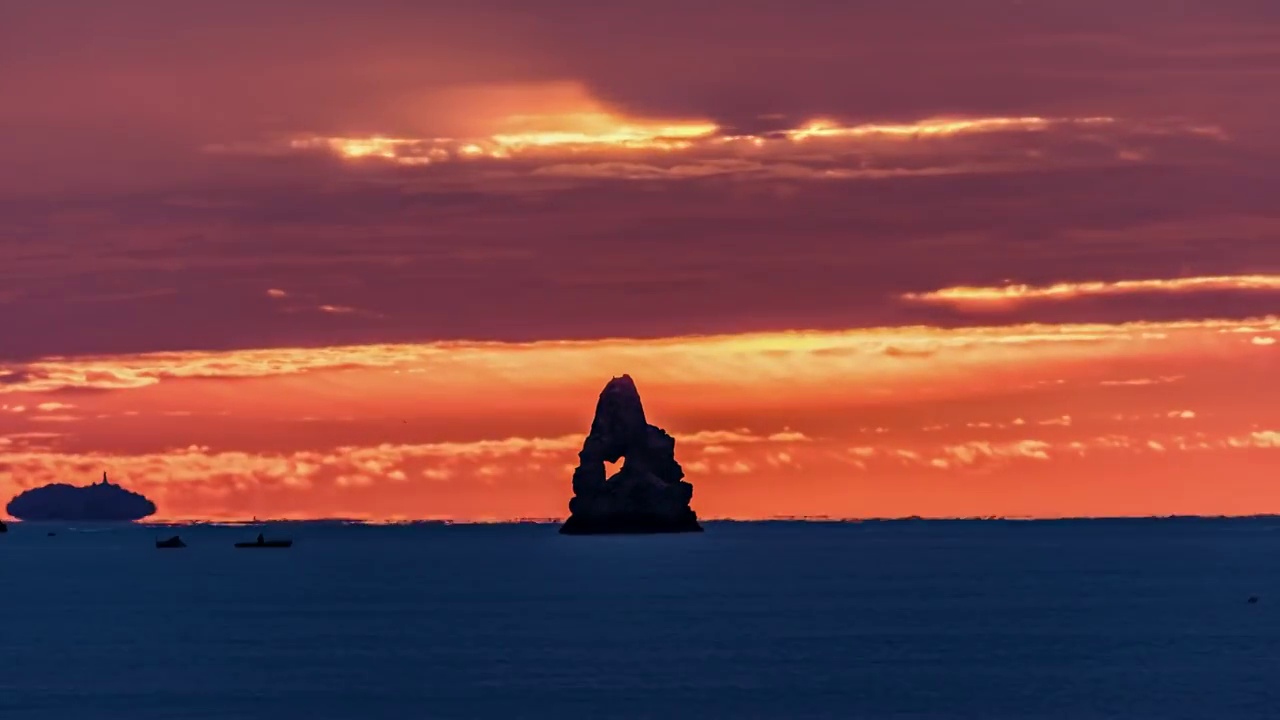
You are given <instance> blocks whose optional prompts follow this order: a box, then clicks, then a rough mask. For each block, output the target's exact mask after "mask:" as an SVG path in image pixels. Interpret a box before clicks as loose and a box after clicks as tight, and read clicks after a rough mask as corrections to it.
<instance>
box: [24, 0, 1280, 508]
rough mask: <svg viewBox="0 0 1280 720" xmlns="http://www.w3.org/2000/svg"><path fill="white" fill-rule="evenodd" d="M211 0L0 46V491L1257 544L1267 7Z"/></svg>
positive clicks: (192, 504) (1268, 351)
mask: <svg viewBox="0 0 1280 720" xmlns="http://www.w3.org/2000/svg"><path fill="white" fill-rule="evenodd" d="M230 1H231V3H232V5H235V6H236V7H235V8H233V9H230V8H228V7H223V6H222V5H217V6H214V5H207V4H199V3H195V4H192V3H168V4H164V3H158V4H157V3H151V4H148V3H138V2H136V1H135V0H119V2H117V3H112V4H110V7H108V6H107V5H103V4H101V3H99V4H94V3H77V4H76V7H75V8H74V11H72V10H67V9H66V8H63V7H62V5H61V4H55V3H43V4H42V3H25V4H22V3H19V4H17V5H16V6H15V7H14V8H13V10H12V11H11V12H6V13H3V15H4V21H3V22H0V36H3V37H2V40H3V45H2V46H3V47H4V50H5V56H6V58H8V57H10V56H13V57H16V58H20V59H21V58H27V59H29V60H31V61H30V62H0V87H2V88H4V89H5V95H4V97H5V102H3V103H0V127H3V132H2V133H0V158H2V159H3V161H2V162H0V498H2V497H4V496H5V495H7V494H13V493H16V492H18V491H19V490H21V489H23V488H28V487H33V486H35V485H39V484H42V483H47V482H53V481H69V482H88V481H92V480H95V479H98V478H100V476H101V473H102V472H103V471H108V472H110V473H111V476H112V478H114V479H117V480H119V481H120V482H121V483H122V484H125V485H126V486H132V487H136V488H137V489H139V490H141V491H144V492H146V493H147V494H148V495H150V496H152V497H153V498H154V499H155V501H156V502H157V504H158V505H159V507H160V514H161V515H162V516H163V517H166V518H194V517H205V518H245V517H254V516H258V517H266V516H288V517H322V516H350V517H362V518H373V519H393V518H425V517H442V518H451V519H457V520H495V519H509V518H517V517H562V516H563V515H564V514H565V513H566V511H567V505H566V503H567V502H568V499H569V496H570V493H571V492H572V490H571V480H570V478H571V475H572V468H573V466H574V464H575V462H576V457H577V455H576V453H577V452H578V450H580V449H581V443H582V440H583V436H584V434H585V433H586V432H587V431H588V429H589V428H590V425H591V412H592V409H593V407H594V403H595V401H596V398H597V396H598V394H599V393H600V391H601V389H602V387H603V386H604V384H605V383H606V382H608V381H609V379H610V378H612V377H614V376H616V375H620V374H623V373H627V374H630V375H631V376H632V377H633V378H635V381H636V383H637V384H638V387H639V389H640V393H641V396H642V398H643V400H644V403H645V407H646V411H647V412H648V414H649V416H650V418H651V420H652V421H653V422H654V423H656V424H658V425H660V426H662V427H663V428H666V429H667V430H668V431H669V432H671V433H672V434H673V436H674V437H676V439H677V449H676V458H677V460H678V461H679V462H681V463H682V464H683V466H684V468H685V471H686V473H687V474H688V477H689V479H690V480H691V482H692V483H693V485H694V486H695V493H694V499H693V507H694V509H695V510H697V511H698V513H699V514H700V516H705V517H738V518H759V517H768V516H774V515H827V516H841V517H866V516H911V515H921V516H924V515H937V516H957V515H984V516H986V515H1006V514H1007V515H1019V516H1062V515H1081V514H1084V515H1113V514H1166V513H1199V514H1218V513H1227V514H1250V513H1260V512H1280V492H1277V490H1276V489H1275V487H1273V486H1275V466H1276V461H1277V459H1280V454H1278V453H1280V449H1277V447H1276V445H1277V441H1276V440H1277V435H1276V433H1277V432H1280V415H1278V414H1277V413H1278V412H1280V410H1277V408H1280V392H1278V391H1277V389H1276V383H1275V371H1276V368H1277V367H1280V365H1277V358H1278V357H1280V356H1278V355H1277V354H1276V353H1277V352H1280V324H1278V323H1280V321H1278V320H1277V317H1278V316H1280V242H1278V239H1280V211H1278V210H1277V207H1276V201H1275V197H1274V196H1275V192H1274V189H1275V188H1276V187H1280V167H1278V166H1277V164H1276V163H1275V162H1274V158H1275V157H1277V147H1278V143H1277V139H1276V138H1277V136H1276V133H1275V131H1274V124H1275V123H1274V118H1275V110H1276V108H1275V107H1273V105H1274V102H1273V98H1272V94H1268V93H1265V92H1259V90H1258V88H1259V87H1261V86H1262V84H1261V79H1263V78H1269V77H1271V76H1272V75H1274V74H1275V72H1276V70H1277V61H1276V58H1275V56H1274V54H1273V53H1268V52H1263V51H1262V50H1263V49H1265V48H1264V47H1263V46H1265V45H1266V43H1265V42H1264V40H1263V38H1264V37H1269V36H1268V35H1267V33H1269V32H1271V30H1273V29H1274V28H1273V27H1272V26H1273V25H1274V22H1273V21H1274V20H1276V18H1275V17H1273V15H1274V13H1272V12H1271V11H1270V10H1262V9H1259V8H1261V7H1262V5H1261V4H1258V5H1257V7H1256V8H1254V7H1250V8H1246V7H1244V5H1246V4H1239V3H1237V4H1236V6H1232V7H1230V8H1227V6H1225V5H1224V6H1222V8H1218V6H1217V5H1214V8H1217V9H1209V6H1208V5H1205V7H1204V8H1198V7H1197V8H1191V7H1188V8H1182V9H1180V10H1179V11H1178V12H1168V11H1167V8H1165V7H1164V6H1162V5H1161V4H1160V3H1157V2H1154V0H1150V1H1148V0H1135V2H1136V3H1137V4H1133V3H1128V4H1123V5H1115V6H1114V7H1113V6H1112V5H1108V6H1107V8H1106V11H1105V12H1102V11H1101V10H1096V11H1095V10H1094V9H1084V8H1077V9H1078V10H1079V12H1076V10H1072V11H1071V12H1065V11H1060V10H1055V9H1054V6H1053V4H1051V3H1026V2H1024V3H1020V4H1016V7H1011V5H1010V3H1008V2H991V3H987V4H988V5H989V6H990V7H986V6H983V7H981V8H977V9H975V8H974V7H971V6H970V5H969V4H963V5H962V4H957V3H944V2H935V3H931V4H929V7H928V8H927V9H926V10H922V9H920V8H918V7H914V6H913V5H912V4H911V3H844V4H840V3H826V4H824V5H823V7H822V8H821V12H816V11H810V10H812V8H811V9H810V10H804V9H803V8H800V9H790V8H788V9H780V8H767V7H764V6H757V5H756V4H750V3H747V4H740V5H738V6H733V7H729V6H727V5H715V4H712V5H703V4H696V3H695V4H688V6H687V7H686V6H680V7H676V6H674V5H664V4H662V3H659V4H657V5H652V4H650V5H638V4H618V3H606V4H597V6H592V7H591V8H586V7H585V6H581V4H574V3H568V4H566V3H554V2H553V3H551V4H550V5H547V6H546V7H543V6H542V5H539V6H538V7H537V8H536V9H529V8H526V7H525V6H523V5H522V6H519V7H517V6H516V5H515V4H512V3H511V2H509V1H508V0H495V2H496V3H497V4H495V5H492V6H490V5H485V6H484V7H479V6H476V7H472V6H470V5H466V4H460V5H458V6H457V7H450V8H444V7H443V6H436V5H432V4H431V3H404V2H392V3H376V2H375V3H374V5H375V6H376V7H371V8H369V9H367V11H360V12H352V11H348V10H346V9H339V8H338V7H337V6H336V5H334V4H332V3H329V2H319V3H311V4H307V6H306V7H305V8H302V7H301V5H299V6H298V7H293V6H287V5H289V4H288V3H286V4H285V5H278V4H275V3H259V4H252V3H242V2H240V0H230ZM120 3H123V5H121V4H120ZM979 4H982V3H979ZM144 5H146V6H147V7H143V6H144ZM151 5H154V7H151ZM1228 5H1231V4H1230V3H1228ZM161 6H163V7H161ZM241 6H243V7H241ZM286 6H287V7H286ZM1237 6H1238V7H1237ZM903 38H908V39H910V42H909V43H904V42H903ZM656 39H660V40H661V42H658V41H657V40H656ZM35 59H38V62H37V61H36V60H35Z"/></svg>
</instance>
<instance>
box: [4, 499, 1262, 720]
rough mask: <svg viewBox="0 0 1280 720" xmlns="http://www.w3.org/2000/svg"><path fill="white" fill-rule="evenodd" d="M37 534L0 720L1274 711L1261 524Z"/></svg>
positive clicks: (15, 603)
mask: <svg viewBox="0 0 1280 720" xmlns="http://www.w3.org/2000/svg"><path fill="white" fill-rule="evenodd" d="M50 529H51V528H50V526H43V525H41V526H36V525H30V524H28V525H20V524H15V525H13V526H11V531H10V532H9V533H8V534H7V535H3V536H0V611H2V612H3V619H4V626H3V630H2V631H0V718H3V719H4V720H12V719H15V718H42V719H43V718H50V719H54V720H62V719H66V720H83V719H85V718H129V719H131V720H141V719H144V718H165V719H166V720H173V719H175V718H235V719H247V718H273V719H275V718H307V719H308V720H317V719H320V718H355V719H365V718H486V717H528V718H539V717H547V718H559V719H563V718H614V717H616V718H631V717H634V718H664V719H670V718H844V717H857V718H1072V719H1073V720H1078V719H1082V718H1104V717H1106V718H1275V717H1280V520H1274V519H1258V520H1240V521H1222V520H1166V521H1074V522H1036V523H1025V522H1022V523H1019V522H893V523H865V524H804V523H767V524H738V523H724V524H717V523H712V524H709V526H708V532H706V533H705V534H702V535H685V536H669V537H662V536H657V537H608V538H602V537H588V538H583V537H561V536H559V535H557V534H556V532H555V527H554V526H547V525H541V526H540V525H508V526H457V525H455V526H438V525H416V526H356V525H341V524H333V523H328V524H326V523H308V524H291V525H282V526H274V527H272V528H270V529H268V531H267V534H268V535H269V536H272V535H290V536H292V537H293V538H294V539H295V540H296V544H295V546H294V547H293V548H292V549H289V550H283V551H262V550H234V549H232V547H231V545H232V543H233V542H234V541H236V540H240V539H247V538H249V537H252V536H253V535H254V534H256V532H257V529H244V528H231V527H212V526H203V527H187V528H180V529H179V532H181V534H182V536H183V537H184V538H185V539H186V540H187V541H188V542H189V544H190V547H189V548H187V549H185V550H176V551H173V550H166V551H158V550H155V549H154V548H153V545H152V541H153V539H154V538H155V537H156V536H158V535H161V534H164V533H163V532H162V531H158V530H155V529H152V528H145V527H124V528H92V527H87V528H81V529H79V530H71V529H68V528H65V527H63V528H53V529H55V530H56V532H57V535H56V536H55V537H48V536H47V535H46V533H47V532H48V531H49V530H50ZM1251 595H1256V596H1258V597H1259V598H1260V602H1258V603H1257V604H1248V603H1247V602H1246V600H1247V598H1248V597H1249V596H1251Z"/></svg>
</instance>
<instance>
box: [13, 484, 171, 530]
mask: <svg viewBox="0 0 1280 720" xmlns="http://www.w3.org/2000/svg"><path fill="white" fill-rule="evenodd" d="M5 510H6V511H8V513H9V514H10V515H11V516H13V517H16V518H18V519H19V520H78V521H86V520H89V521H92V520H99V521H127V520H141V519H142V518H144V517H147V516H149V515H153V514H155V511H156V506H155V504H154V503H152V502H151V501H150V500H148V499H147V498H145V497H143V496H142V495H139V494H138V493H135V492H131V491H129V490H126V489H124V488H122V487H120V486H119V485H115V484H113V483H112V482H111V481H109V480H107V474H106V473H102V482H100V483H94V484H93V485H85V486H83V487H81V486H77V485H67V484H65V483H55V484H53V485H45V486H43V487H38V488H32V489H30V490H27V491H25V492H22V493H20V494H18V496H17V497H15V498H13V499H12V500H10V501H9V505H8V506H7V507H6V508H5Z"/></svg>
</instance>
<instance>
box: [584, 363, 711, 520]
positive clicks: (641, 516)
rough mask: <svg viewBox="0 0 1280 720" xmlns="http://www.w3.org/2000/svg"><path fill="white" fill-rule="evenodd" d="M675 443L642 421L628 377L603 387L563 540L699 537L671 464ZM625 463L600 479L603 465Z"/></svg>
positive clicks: (687, 490)
mask: <svg viewBox="0 0 1280 720" xmlns="http://www.w3.org/2000/svg"><path fill="white" fill-rule="evenodd" d="M675 451H676V439H675V438H673V437H671V436H670V435H668V434H667V433H666V431H664V430H663V429H662V428H660V427H657V426H654V425H650V424H649V423H648V421H646V420H645V416H644V406H643V405H642V404H641V402H640V392H639V391H638V390H637V389H636V384H635V382H634V381H633V380H632V379H631V376H630V375H623V376H622V377H616V378H613V379H612V380H610V381H609V383H608V384H607V385H605V388H604V390H603V391H602V392H601V393H600V400H599V401H598V402H597V403H596V414H595V418H594V419H593V420H592V422H591V434H589V435H588V436H587V439H586V441H585V442H584V443H583V445H582V451H581V452H579V453H578V459H579V461H580V462H579V465H578V468H577V469H576V470H575V471H574V473H573V499H572V500H570V501H569V513H570V515H569V519H568V520H566V521H565V523H564V525H563V526H562V527H561V528H560V532H561V533H563V534H565V535H601V534H615V533H677V532H701V531H702V527H701V526H700V525H698V515H697V513H695V512H694V511H693V510H692V509H691V508H690V507H689V501H690V500H692V499H693V485H690V484H689V483H687V482H684V481H683V480H682V478H683V477H684V470H683V469H682V468H681V467H680V463H678V462H676V457H675ZM621 458H625V463H624V464H623V466H622V469H621V470H619V471H618V472H617V473H615V474H614V475H613V477H610V478H608V479H607V480H606V479H605V466H604V464H605V462H611V463H613V462H617V461H618V460H619V459H621Z"/></svg>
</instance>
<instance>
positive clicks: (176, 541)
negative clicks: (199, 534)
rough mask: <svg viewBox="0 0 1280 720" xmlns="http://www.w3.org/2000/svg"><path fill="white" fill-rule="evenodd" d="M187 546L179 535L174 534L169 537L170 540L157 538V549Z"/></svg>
mask: <svg viewBox="0 0 1280 720" xmlns="http://www.w3.org/2000/svg"><path fill="white" fill-rule="evenodd" d="M186 546H187V544H186V543H184V542H182V538H180V537H178V536H177V535H174V536H173V537H171V538H169V539H168V540H157V541H156V549H157V550H164V549H166V548H184V547H186Z"/></svg>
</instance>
